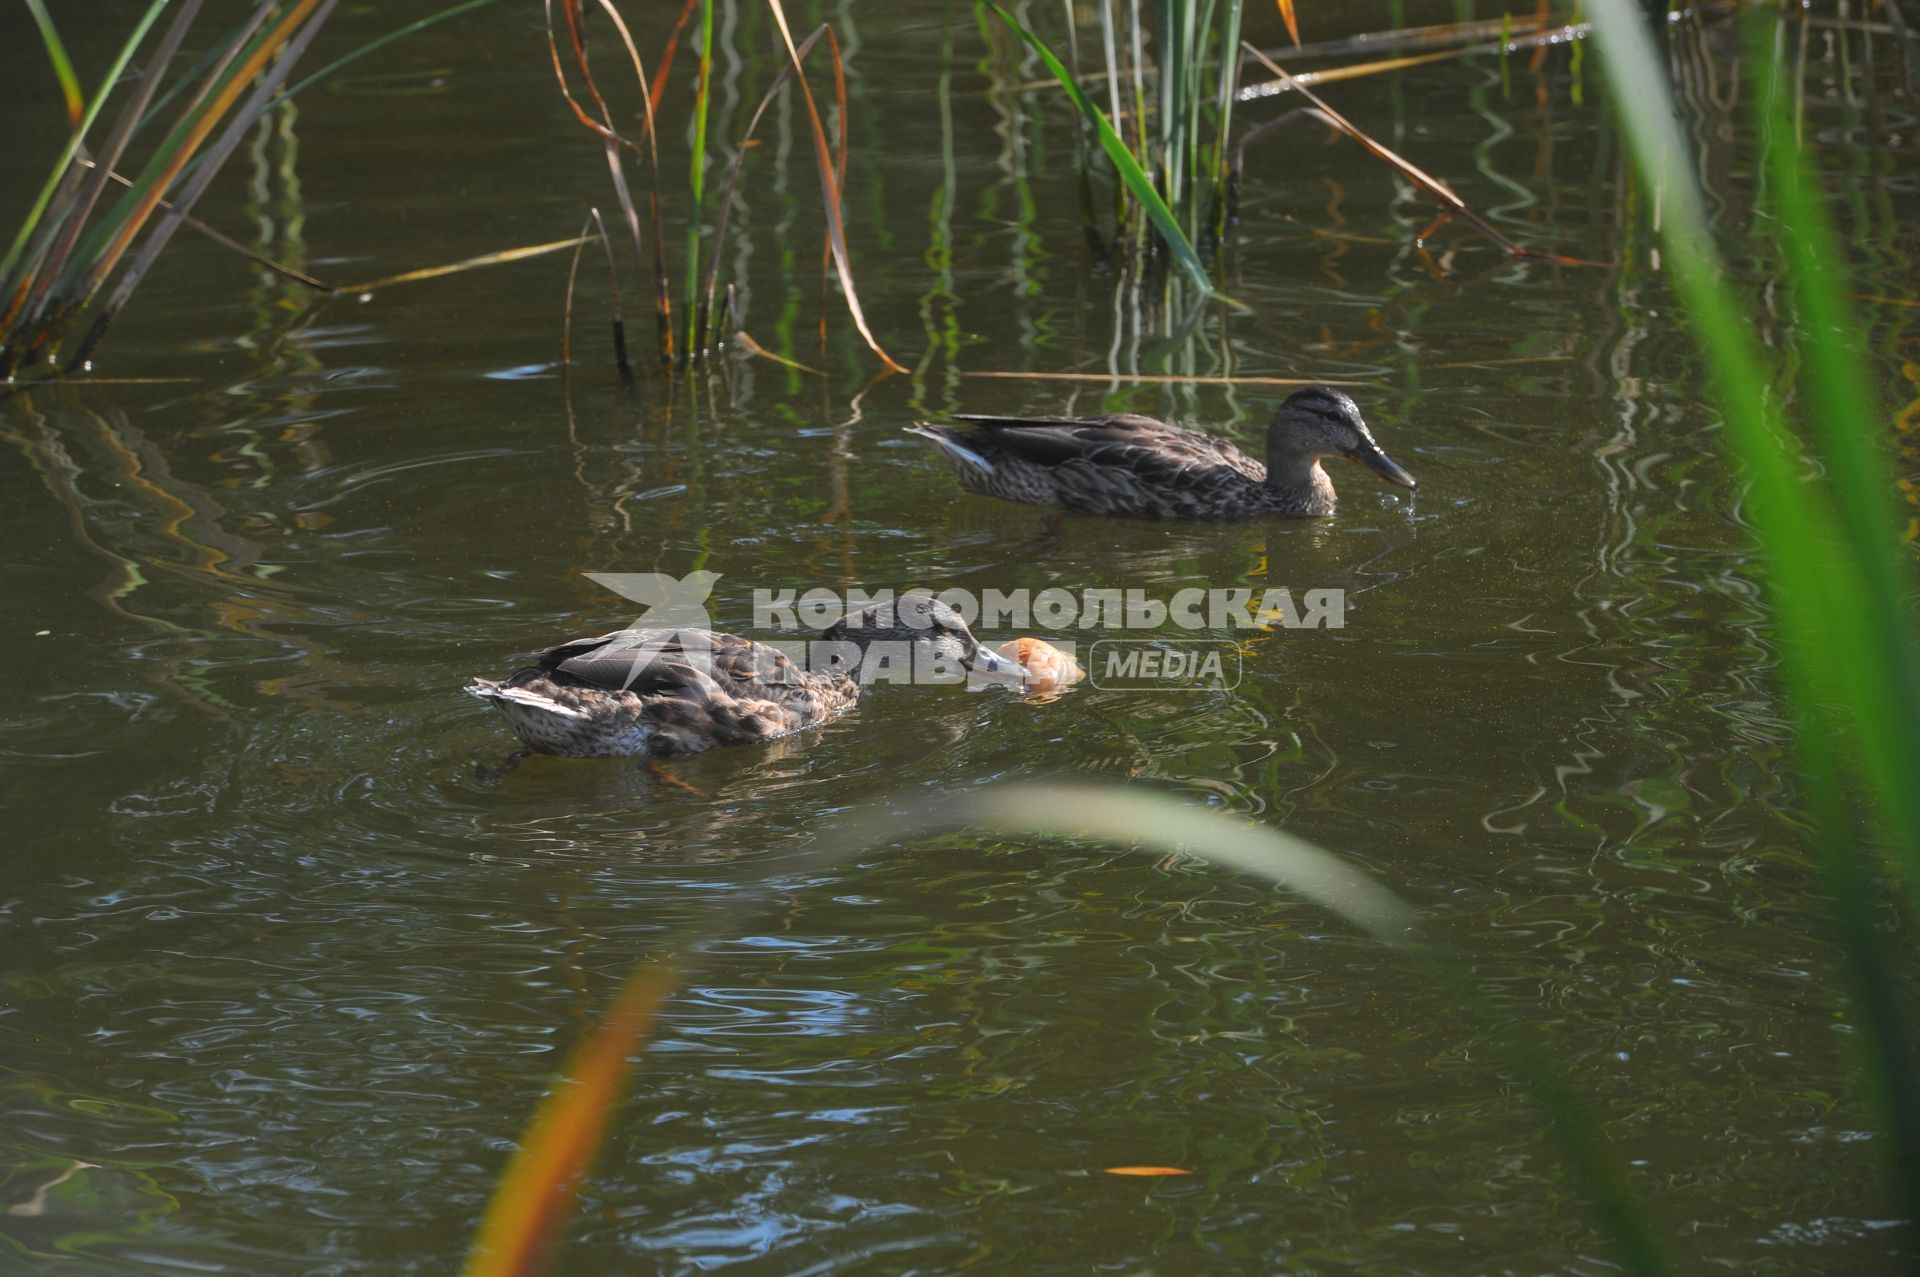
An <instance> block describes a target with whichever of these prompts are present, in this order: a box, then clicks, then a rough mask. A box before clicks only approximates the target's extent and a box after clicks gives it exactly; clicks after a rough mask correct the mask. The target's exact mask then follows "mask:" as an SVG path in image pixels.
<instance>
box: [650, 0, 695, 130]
mask: <svg viewBox="0 0 1920 1277" xmlns="http://www.w3.org/2000/svg"><path fill="white" fill-rule="evenodd" d="M700 3H702V0H686V3H684V4H682V5H681V6H680V16H679V18H677V19H676V20H675V21H674V24H673V30H672V31H670V32H668V33H667V43H666V46H665V47H664V48H662V49H661V50H660V61H659V63H658V64H656V66H655V69H654V73H653V95H652V101H653V109H654V110H655V111H658V110H659V109H660V100H661V98H662V97H664V96H665V95H666V92H667V80H668V78H669V77H670V76H671V75H672V74H673V57H674V54H675V53H676V52H677V51H678V50H679V48H680V33H681V32H683V31H685V30H686V29H687V23H688V21H690V20H691V19H692V17H693V9H694V6H695V5H698V4H700Z"/></svg>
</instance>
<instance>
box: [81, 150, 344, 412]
mask: <svg viewBox="0 0 1920 1277" xmlns="http://www.w3.org/2000/svg"><path fill="white" fill-rule="evenodd" d="M75 162H76V163H77V164H79V165H80V166H81V167H83V168H93V167H95V164H94V162H93V161H92V160H86V159H83V160H77V161H75ZM107 179H108V180H109V181H112V182H116V183H118V184H119V185H121V186H128V187H130V186H132V185H133V179H132V178H130V177H127V176H125V175H123V174H120V173H114V172H111V171H109V172H108V174H107ZM159 208H160V211H161V212H163V213H170V212H172V211H173V205H172V204H171V203H169V202H168V201H166V200H161V201H160V204H159ZM180 220H181V222H182V224H183V225H185V226H186V228H187V229H188V230H190V231H194V232H196V233H198V234H199V235H201V236H203V237H205V238H206V239H209V240H211V241H212V242H214V243H215V244H218V245H219V246H220V247H222V248H224V249H226V250H227V251H228V252H232V253H238V254H239V255H240V256H242V257H244V258H246V259H247V260H248V261H250V262H252V263H253V264H254V265H256V266H259V267H262V268H263V269H265V270H270V271H272V272H273V273H274V274H276V275H278V276H280V277H281V278H283V279H290V280H292V281H293V282H294V283H296V284H299V285H301V286H302V287H305V288H311V289H313V290H314V291H315V292H317V293H332V292H337V291H339V290H338V289H336V288H334V286H333V285H332V284H328V283H323V282H322V281H320V280H317V279H315V278H314V277H313V276H311V275H309V274H307V273H306V272H305V271H297V270H295V269H294V268H293V267H291V266H289V265H287V264H286V263H285V262H276V261H274V260H273V259H272V258H271V257H268V256H267V255H266V254H265V253H260V252H256V251H255V250H253V249H251V248H248V247H247V246H246V245H245V244H242V243H241V242H240V241H239V240H237V239H235V238H233V236H231V235H229V234H227V233H226V232H225V231H222V230H219V229H217V228H215V227H212V226H209V225H207V224H206V223H205V222H203V221H201V220H200V219H199V218H197V217H194V216H192V215H190V214H182V215H181V219H180ZM93 382H94V384H95V385H98V384H99V382H100V378H98V377H95V378H93Z"/></svg>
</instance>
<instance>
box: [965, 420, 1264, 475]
mask: <svg viewBox="0 0 1920 1277" xmlns="http://www.w3.org/2000/svg"><path fill="white" fill-rule="evenodd" d="M959 420H961V421H967V422H971V423H973V424H974V425H976V426H978V427H980V428H981V429H982V430H983V431H985V432H986V434H987V435H988V436H989V437H990V438H992V440H993V441H994V442H995V443H996V444H998V445H999V446H1000V447H1001V448H1002V449H1004V450H1005V452H1006V453H1007V454H1008V455H1010V456H1013V457H1017V458H1019V459H1020V460H1022V461H1026V462H1029V463H1031V464H1033V465H1038V466H1061V465H1066V464H1068V463H1070V462H1075V461H1079V462H1084V463H1087V464H1090V465H1096V466H1112V467H1116V468H1119V469H1125V470H1131V471H1133V472H1134V473H1136V474H1137V475H1138V476H1139V477H1140V479H1141V480H1142V481H1143V482H1145V483H1148V484H1152V485H1154V486H1156V487H1160V488H1167V487H1182V486H1185V485H1186V484H1188V483H1191V482H1193V481H1194V480H1195V479H1197V478H1199V477H1200V476H1201V475H1203V474H1206V473H1208V472H1213V471H1216V470H1217V468H1218V467H1221V466H1224V467H1226V468H1227V469H1229V470H1232V471H1234V472H1235V473H1237V474H1240V475H1244V476H1245V477H1246V478H1248V479H1251V480H1253V481H1254V482H1256V483H1258V482H1260V481H1262V480H1264V479H1265V478H1266V477H1267V468H1266V467H1265V466H1264V465H1262V464H1261V463H1260V462H1258V461H1256V460H1254V459H1253V458H1252V457H1249V456H1248V455H1247V454H1246V453H1244V452H1242V451H1241V450H1240V449H1239V448H1238V447H1237V446H1235V445H1234V444H1233V443H1232V442H1231V441H1230V440H1227V439H1222V438H1220V437H1219V436H1217V435H1210V434H1202V433H1201V432H1200V431H1198V430H1186V429H1182V428H1181V427H1179V426H1173V425H1169V424H1167V423H1166V422H1164V421H1161V420H1158V419H1157V418H1154V417H1143V416H1141V415H1140V414H1138V413H1131V412H1121V413H1112V414H1109V415H1107V416H1102V417H985V416H965V415H962V416H960V417H959Z"/></svg>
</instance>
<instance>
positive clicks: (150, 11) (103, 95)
mask: <svg viewBox="0 0 1920 1277" xmlns="http://www.w3.org/2000/svg"><path fill="white" fill-rule="evenodd" d="M166 7H167V0H153V3H151V4H149V5H148V6H147V11H146V12H145V13H143V14H142V15H140V20H139V22H137V23H135V24H134V28H133V32H132V34H130V35H128V36H127V39H126V42H125V43H124V44H122V45H121V46H120V52H119V53H118V54H117V55H116V56H115V58H114V62H113V66H112V67H111V68H109V69H108V71H107V74H106V77H105V78H104V79H102V80H101V82H100V89H99V91H98V92H97V93H95V94H94V95H93V101H92V102H91V103H90V104H89V105H88V106H87V113H86V115H85V116H84V117H82V119H81V121H80V127H79V128H77V129H75V130H74V131H73V136H71V137H69V138H68V139H67V145H66V148H65V149H64V150H62V151H61V152H60V158H59V159H58V160H56V161H54V165H53V171H52V172H51V173H49V174H47V180H46V182H45V184H44V185H42V186H41V188H40V193H39V195H38V196H36V197H35V198H34V201H33V205H32V207H30V208H29V209H28V210H27V215H26V217H25V218H24V219H23V220H22V221H21V223H20V230H19V232H18V233H17V234H15V235H14V237H13V243H12V245H11V246H9V247H8V249H7V255H6V256H5V257H0V279H8V278H9V276H10V274H11V272H12V271H13V268H14V265H15V264H16V263H17V262H18V261H19V260H20V254H21V253H22V252H23V251H24V250H25V248H26V246H27V241H28V240H29V239H31V238H32V237H33V235H34V233H35V232H36V231H37V230H38V229H39V228H40V222H41V219H42V218H43V217H44V216H45V215H46V212H47V205H48V204H49V203H50V202H51V201H52V200H53V193H54V191H55V190H57V189H58V188H59V186H60V182H61V179H63V178H64V177H65V176H66V175H67V172H68V170H69V169H70V168H71V167H72V165H73V157H74V156H76V155H78V154H79V153H80V147H81V145H82V144H83V143H85V142H86V140H87V130H89V129H91V128H92V127H93V122H94V121H95V120H96V119H98V118H100V108H101V107H102V106H104V105H105V104H106V101H107V95H108V94H110V93H112V92H113V86H114V85H116V84H118V83H119V82H120V77H121V76H122V75H124V74H125V73H126V70H127V64H128V63H130V62H132V61H133V54H134V51H135V50H136V49H138V48H139V47H140V43H141V41H143V40H145V39H146V38H147V32H148V31H150V30H152V29H153V24H154V23H155V22H156V21H158V20H159V18H160V14H161V11H162V10H164V9H165V8H166ZM4 327H5V325H4V324H0V330H4Z"/></svg>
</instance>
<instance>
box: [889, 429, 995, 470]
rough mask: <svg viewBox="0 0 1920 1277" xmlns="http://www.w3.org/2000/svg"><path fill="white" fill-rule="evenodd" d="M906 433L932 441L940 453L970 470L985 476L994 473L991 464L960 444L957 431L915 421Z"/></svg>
mask: <svg viewBox="0 0 1920 1277" xmlns="http://www.w3.org/2000/svg"><path fill="white" fill-rule="evenodd" d="M907 433H908V434H910V435H919V436H920V437H921V438H922V439H931V440H933V441H934V442H935V443H937V444H939V445H940V449H941V451H943V452H945V453H946V454H947V455H948V457H949V458H950V459H952V460H953V461H955V462H956V463H958V464H959V465H962V466H965V467H966V468H968V469H970V470H979V471H981V472H982V473H985V474H992V473H993V471H994V465H993V462H991V461H989V460H987V458H985V457H984V456H982V455H981V454H980V453H978V452H976V451H974V450H973V449H972V448H969V447H967V446H966V445H965V444H963V443H961V442H960V438H959V433H958V432H957V431H954V430H950V429H945V428H942V427H940V426H936V425H933V424H931V423H929V422H925V421H917V422H915V423H914V424H913V425H911V426H908V427H907Z"/></svg>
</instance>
